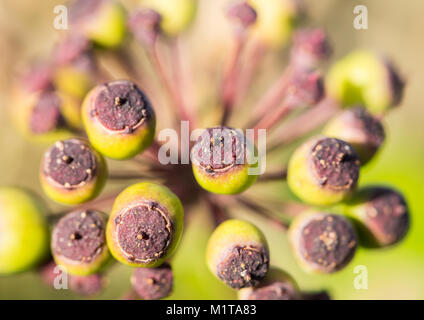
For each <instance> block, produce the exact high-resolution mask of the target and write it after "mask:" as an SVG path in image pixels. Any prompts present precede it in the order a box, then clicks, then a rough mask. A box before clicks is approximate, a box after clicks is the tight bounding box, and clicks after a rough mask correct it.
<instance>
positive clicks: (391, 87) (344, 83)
mask: <svg viewBox="0 0 424 320" xmlns="http://www.w3.org/2000/svg"><path fill="white" fill-rule="evenodd" d="M403 87H404V82H403V80H402V79H401V77H400V76H399V74H398V72H397V71H396V70H395V68H394V67H393V65H391V64H390V63H389V62H388V61H386V60H384V59H382V58H380V57H378V56H377V55H375V54H374V53H372V52H369V51H365V50H360V51H355V52H352V53H350V54H349V55H348V56H346V57H344V58H343V59H341V60H339V61H338V62H336V63H335V64H334V65H333V67H332V68H331V69H330V71H329V73H328V75H327V78H326V92H327V94H328V95H329V96H330V97H332V98H334V99H335V100H337V101H338V102H339V103H340V104H341V105H343V106H345V107H350V106H354V105H358V104H361V105H364V106H366V108H367V109H368V111H370V112H371V113H373V114H381V113H384V112H386V111H387V110H388V109H390V108H391V107H394V106H396V105H397V104H399V102H400V100H401V98H402V94H403Z"/></svg>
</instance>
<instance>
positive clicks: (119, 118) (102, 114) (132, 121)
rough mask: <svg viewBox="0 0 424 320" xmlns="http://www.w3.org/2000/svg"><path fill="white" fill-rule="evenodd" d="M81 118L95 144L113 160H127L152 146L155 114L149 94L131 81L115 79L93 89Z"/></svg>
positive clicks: (86, 99) (95, 146)
mask: <svg viewBox="0 0 424 320" xmlns="http://www.w3.org/2000/svg"><path fill="white" fill-rule="evenodd" d="M82 119H83V123H84V127H85V129H86V132H87V135H88V138H89V140H90V143H91V144H92V145H93V147H94V148H95V149H96V150H98V151H99V152H100V153H102V154H103V155H104V156H106V157H109V158H112V159H128V158H131V157H133V156H135V155H137V154H138V153H140V152H142V151H143V150H144V149H146V148H147V147H149V146H150V144H151V143H152V142H153V139H154V135H155V128H156V118H155V113H154V111H153V109H152V107H151V104H150V102H149V100H148V99H147V97H146V95H145V94H144V93H143V92H142V91H141V90H140V89H139V88H138V87H137V86H136V85H135V84H134V83H132V82H130V81H126V80H122V81H112V82H109V83H106V84H103V85H99V86H97V87H95V88H94V89H92V90H91V91H90V93H89V94H88V95H87V97H86V98H85V100H84V103H83V106H82Z"/></svg>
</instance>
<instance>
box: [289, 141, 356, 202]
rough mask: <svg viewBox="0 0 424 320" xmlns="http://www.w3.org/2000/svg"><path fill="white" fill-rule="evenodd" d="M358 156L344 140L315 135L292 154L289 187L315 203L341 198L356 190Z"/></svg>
mask: <svg viewBox="0 0 424 320" xmlns="http://www.w3.org/2000/svg"><path fill="white" fill-rule="evenodd" d="M359 167H360V161H359V158H358V156H357V154H356V152H355V150H354V149H353V147H352V146H351V145H350V144H348V143H347V142H344V141H342V140H338V139H334V138H327V137H324V136H319V137H314V138H311V139H310V140H308V141H307V142H305V143H304V144H303V145H301V146H300V147H299V148H298V149H297V150H296V151H295V152H294V154H293V155H292V157H291V159H290V161H289V164H288V169H287V170H288V171H287V182H288V185H289V187H290V189H291V190H292V191H293V192H294V193H295V194H296V195H297V196H298V197H299V198H300V199H302V200H303V201H305V202H307V203H311V204H315V205H330V204H333V203H337V202H340V201H342V200H344V199H346V198H347V197H348V196H350V195H351V193H352V191H353V190H355V188H356V185H357V181H358V178H359Z"/></svg>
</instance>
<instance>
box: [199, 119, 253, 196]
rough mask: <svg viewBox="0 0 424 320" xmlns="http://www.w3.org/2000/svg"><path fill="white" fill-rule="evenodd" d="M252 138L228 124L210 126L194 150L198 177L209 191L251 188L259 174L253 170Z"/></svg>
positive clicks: (225, 192)
mask: <svg viewBox="0 0 424 320" xmlns="http://www.w3.org/2000/svg"><path fill="white" fill-rule="evenodd" d="M249 143H250V142H249V141H246V139H245V137H244V135H243V133H241V132H240V131H238V130H235V129H232V128H228V127H214V128H208V129H206V130H205V132H204V133H203V134H202V135H201V136H200V137H199V139H198V141H197V142H196V144H195V145H194V146H193V148H192V150H191V161H192V168H193V173H194V177H195V178H196V180H197V182H198V183H199V185H200V186H201V187H202V188H204V189H205V190H207V191H209V192H213V193H219V194H236V193H240V192H243V191H244V190H246V189H247V188H248V187H250V186H251V185H252V184H253V183H254V182H255V181H256V179H257V175H254V174H252V173H251V172H250V170H249V169H251V168H254V167H256V166H257V165H258V163H255V164H250V163H249V162H252V161H248V160H249V152H251V150H250V149H251V148H249Z"/></svg>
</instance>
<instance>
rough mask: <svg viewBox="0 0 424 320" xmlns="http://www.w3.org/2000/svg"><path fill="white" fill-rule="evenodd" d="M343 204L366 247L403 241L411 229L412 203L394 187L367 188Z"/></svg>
mask: <svg viewBox="0 0 424 320" xmlns="http://www.w3.org/2000/svg"><path fill="white" fill-rule="evenodd" d="M341 207H342V208H343V212H344V213H345V214H347V215H348V216H349V217H351V218H352V219H353V221H354V222H355V226H356V227H357V230H358V233H359V236H360V237H359V238H360V242H361V245H363V246H364V247H371V248H381V247H387V246H390V245H393V244H396V243H399V242H400V241H401V240H402V239H403V238H404V237H405V236H406V234H407V232H408V230H409V226H410V214H409V209H408V205H407V203H406V201H405V198H404V197H403V196H402V194H400V193H399V192H398V191H396V190H393V189H391V188H387V187H379V186H368V187H364V188H362V189H360V190H358V192H357V193H355V195H354V196H353V197H352V199H350V200H349V201H348V202H346V203H344V204H342V205H341Z"/></svg>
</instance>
